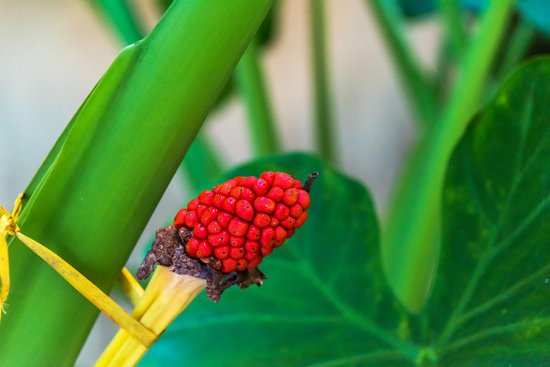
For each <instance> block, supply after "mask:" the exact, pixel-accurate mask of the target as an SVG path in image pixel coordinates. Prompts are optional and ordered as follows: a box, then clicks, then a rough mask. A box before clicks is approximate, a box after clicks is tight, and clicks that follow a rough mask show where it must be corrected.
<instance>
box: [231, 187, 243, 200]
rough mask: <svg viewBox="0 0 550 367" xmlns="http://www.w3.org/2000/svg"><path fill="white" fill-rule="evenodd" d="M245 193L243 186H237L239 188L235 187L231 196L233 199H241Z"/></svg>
mask: <svg viewBox="0 0 550 367" xmlns="http://www.w3.org/2000/svg"><path fill="white" fill-rule="evenodd" d="M243 191H244V187H242V186H237V187H234V188H233V190H231V193H230V194H229V195H230V196H231V197H232V198H234V199H237V200H238V199H240V197H241V193H242V192H243Z"/></svg>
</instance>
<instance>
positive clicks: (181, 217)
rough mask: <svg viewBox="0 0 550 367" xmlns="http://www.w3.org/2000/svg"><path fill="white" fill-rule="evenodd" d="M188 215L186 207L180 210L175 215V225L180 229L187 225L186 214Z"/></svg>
mask: <svg viewBox="0 0 550 367" xmlns="http://www.w3.org/2000/svg"><path fill="white" fill-rule="evenodd" d="M186 215H187V210H186V209H180V211H179V212H178V213H177V214H176V216H175V217H174V227H176V228H177V229H180V228H181V227H183V226H184V225H185V216H186Z"/></svg>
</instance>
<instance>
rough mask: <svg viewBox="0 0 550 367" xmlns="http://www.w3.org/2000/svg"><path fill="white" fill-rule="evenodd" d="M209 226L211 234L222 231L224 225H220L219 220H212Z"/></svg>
mask: <svg viewBox="0 0 550 367" xmlns="http://www.w3.org/2000/svg"><path fill="white" fill-rule="evenodd" d="M207 228H208V233H210V234H216V233H220V232H221V230H222V226H221V225H220V223H218V221H217V220H213V221H212V222H210V224H209V225H208V227H207Z"/></svg>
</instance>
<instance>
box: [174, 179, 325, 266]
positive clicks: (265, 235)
mask: <svg viewBox="0 0 550 367" xmlns="http://www.w3.org/2000/svg"><path fill="white" fill-rule="evenodd" d="M315 177H316V174H312V175H310V177H309V178H308V181H307V182H306V184H305V185H304V186H302V184H301V182H300V181H298V180H296V179H295V178H293V177H292V176H290V175H289V174H288V173H285V172H264V173H262V175H261V177H259V178H257V177H254V176H239V177H235V178H233V179H230V180H228V181H226V182H224V183H222V184H220V185H217V186H216V187H214V188H213V189H212V190H205V191H203V192H201V193H200V194H199V196H198V197H197V198H195V199H193V200H191V201H190V202H189V203H188V204H187V207H186V208H183V209H181V210H180V211H179V212H178V213H177V214H176V216H175V218H174V227H176V228H177V229H180V228H182V227H186V228H187V229H189V231H190V232H191V233H192V237H191V239H190V240H189V241H188V242H187V243H186V244H185V252H186V253H187V255H188V256H190V257H194V258H198V259H200V260H201V261H202V262H204V263H207V264H209V265H210V266H212V268H214V269H217V270H220V271H222V272H224V273H229V272H233V271H244V270H246V269H254V268H256V267H257V266H258V265H259V264H260V262H262V260H263V258H264V257H265V256H267V255H269V254H270V253H271V252H272V251H273V249H274V248H277V247H280V246H282V245H283V243H284V242H285V240H286V239H288V238H290V237H292V235H293V234H294V231H295V230H296V229H297V228H299V227H301V226H302V225H303V224H304V222H305V221H306V219H307V216H308V214H307V209H308V207H309V205H310V197H309V189H310V185H311V183H312V182H313V179H314V178H315Z"/></svg>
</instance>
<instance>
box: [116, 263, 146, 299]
mask: <svg viewBox="0 0 550 367" xmlns="http://www.w3.org/2000/svg"><path fill="white" fill-rule="evenodd" d="M118 282H119V284H120V286H121V287H122V290H123V291H124V293H126V295H127V296H128V298H129V299H130V302H132V305H134V306H135V305H137V304H138V303H139V300H140V299H141V297H143V293H144V292H145V291H144V290H143V288H142V287H141V285H140V284H139V282H138V281H137V280H136V278H134V276H133V275H132V273H130V271H129V270H128V269H127V268H126V267H124V268H123V269H122V272H121V273H120V276H119V278H118Z"/></svg>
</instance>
